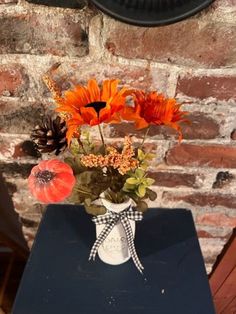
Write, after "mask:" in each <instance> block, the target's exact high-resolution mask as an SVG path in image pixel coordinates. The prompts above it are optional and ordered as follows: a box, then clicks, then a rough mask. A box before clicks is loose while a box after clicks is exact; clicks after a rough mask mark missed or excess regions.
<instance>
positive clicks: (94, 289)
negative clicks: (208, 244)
mask: <svg viewBox="0 0 236 314" xmlns="http://www.w3.org/2000/svg"><path fill="white" fill-rule="evenodd" d="M94 239H95V226H94V224H93V223H92V222H91V218H90V217H89V216H88V215H87V214H86V213H85V211H84V209H83V208H82V207H76V206H72V205H51V206H49V207H48V209H47V212H46V214H45V216H44V218H43V220H42V223H41V225H40V228H39V231H38V234H37V237H36V240H35V244H34V247H33V250H32V253H31V256H30V258H29V261H28V264H27V266H26V269H25V273H24V276H23V280H22V283H21V285H20V289H19V291H18V295H17V298H16V302H15V306H14V310H13V314H54V313H55V314H64V313H68V314H78V313H81V314H121V313H125V314H157V313H160V314H173V313H175V314H214V313H215V312H214V308H213V304H212V299H211V294H210V289H209V284H208V279H207V275H206V272H205V268H204V264H203V259H202V255H201V252H200V248H199V243H198V239H197V235H196V231H195V228H194V224H193V219H192V215H191V213H190V211H187V210H184V209H176V210H167V209H157V208H156V209H150V210H149V212H148V213H147V214H145V217H144V220H143V221H142V222H140V223H137V230H136V237H135V243H136V248H137V252H138V254H139V256H140V258H141V261H142V263H143V265H144V267H145V270H144V275H141V274H140V273H139V272H138V271H137V269H136V268H135V266H134V265H133V263H132V261H128V262H127V263H125V264H122V265H119V266H111V265H107V264H105V263H103V262H101V261H100V260H99V258H97V259H96V261H95V262H89V261H88V256H89V252H90V249H91V246H92V244H93V242H94Z"/></svg>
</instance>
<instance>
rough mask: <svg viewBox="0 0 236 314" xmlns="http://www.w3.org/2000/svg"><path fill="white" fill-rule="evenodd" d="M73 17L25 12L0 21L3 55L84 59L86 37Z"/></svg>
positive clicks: (0, 39) (86, 51) (1, 50)
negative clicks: (43, 55)
mask: <svg viewBox="0 0 236 314" xmlns="http://www.w3.org/2000/svg"><path fill="white" fill-rule="evenodd" d="M82 20H83V17H82V16H81V20H80V22H75V21H74V19H73V16H72V15H71V14H69V13H68V14H64V15H62V14H59V13H57V12H55V13H54V11H51V10H50V11H42V13H36V12H25V13H21V14H16V15H14V16H6V15H5V16H1V17H0V25H1V32H0V53H3V54H7V53H28V54H38V55H40V54H52V55H57V56H71V57H81V56H85V55H86V54H87V53H88V39H87V34H86V32H85V31H84V30H83V28H82V26H81V21H82Z"/></svg>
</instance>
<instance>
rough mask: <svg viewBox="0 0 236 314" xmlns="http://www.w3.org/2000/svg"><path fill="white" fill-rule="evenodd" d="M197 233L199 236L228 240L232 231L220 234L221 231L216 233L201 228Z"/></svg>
mask: <svg viewBox="0 0 236 314" xmlns="http://www.w3.org/2000/svg"><path fill="white" fill-rule="evenodd" d="M197 235H198V238H207V239H210V238H217V239H225V240H228V239H229V237H230V235H231V232H228V233H222V234H220V232H216V233H214V232H208V231H206V230H202V229H199V230H197Z"/></svg>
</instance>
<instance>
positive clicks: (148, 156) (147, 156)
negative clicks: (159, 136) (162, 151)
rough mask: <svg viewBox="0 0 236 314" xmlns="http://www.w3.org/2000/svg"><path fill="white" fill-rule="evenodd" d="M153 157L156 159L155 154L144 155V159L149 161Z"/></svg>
mask: <svg viewBox="0 0 236 314" xmlns="http://www.w3.org/2000/svg"><path fill="white" fill-rule="evenodd" d="M155 157H156V155H155V154H151V153H148V154H146V156H145V159H146V160H149V161H151V160H152V159H153V158H155Z"/></svg>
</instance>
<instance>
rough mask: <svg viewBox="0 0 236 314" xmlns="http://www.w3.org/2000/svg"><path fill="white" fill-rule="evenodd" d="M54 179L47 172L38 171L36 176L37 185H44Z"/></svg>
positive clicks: (52, 175)
mask: <svg viewBox="0 0 236 314" xmlns="http://www.w3.org/2000/svg"><path fill="white" fill-rule="evenodd" d="M54 177H55V174H54V173H53V172H51V171H48V170H43V171H39V172H38V173H37V175H36V178H37V181H38V183H39V184H46V183H48V182H50V181H51V180H52V179H53V178H54Z"/></svg>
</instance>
